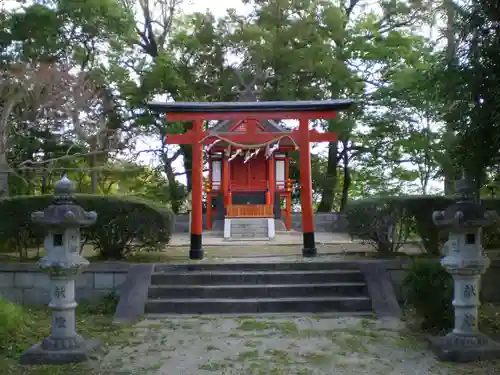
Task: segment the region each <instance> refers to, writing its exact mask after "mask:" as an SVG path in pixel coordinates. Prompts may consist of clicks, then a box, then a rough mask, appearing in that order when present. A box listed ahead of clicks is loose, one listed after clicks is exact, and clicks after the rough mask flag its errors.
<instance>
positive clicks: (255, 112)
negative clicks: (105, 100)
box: [148, 100, 354, 121]
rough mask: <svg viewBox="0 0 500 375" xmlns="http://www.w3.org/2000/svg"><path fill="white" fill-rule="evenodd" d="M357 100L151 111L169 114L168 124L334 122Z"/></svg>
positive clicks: (175, 105)
mask: <svg viewBox="0 0 500 375" xmlns="http://www.w3.org/2000/svg"><path fill="white" fill-rule="evenodd" d="M353 104H354V101H353V100H310V101H309V100H308V101H283V102H282V101H267V102H218V103H208V102H193V103H191V102H150V103H148V107H149V108H150V109H152V110H155V111H158V112H164V113H166V114H167V120H168V121H187V120H200V119H201V120H209V121H210V120H242V119H245V118H251V119H255V120H262V119H265V120H286V119H300V118H307V119H331V118H335V115H336V112H337V111H341V110H345V109H348V108H349V107H351V106H352V105H353Z"/></svg>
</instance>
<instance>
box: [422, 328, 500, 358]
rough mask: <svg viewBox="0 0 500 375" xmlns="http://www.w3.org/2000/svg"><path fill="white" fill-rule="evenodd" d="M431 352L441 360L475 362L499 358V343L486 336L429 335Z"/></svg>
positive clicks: (479, 334) (478, 334) (480, 334)
mask: <svg viewBox="0 0 500 375" xmlns="http://www.w3.org/2000/svg"><path fill="white" fill-rule="evenodd" d="M428 341H429V346H430V349H431V350H432V352H433V353H434V354H435V355H436V356H437V357H438V359H439V360H440V361H443V362H476V361H488V360H492V359H497V358H500V344H499V343H497V342H496V341H493V340H491V339H490V338H489V337H488V336H486V335H484V334H482V333H479V332H478V333H477V334H475V335H467V336H466V335H458V334H454V333H450V334H448V335H446V336H440V337H429V338H428Z"/></svg>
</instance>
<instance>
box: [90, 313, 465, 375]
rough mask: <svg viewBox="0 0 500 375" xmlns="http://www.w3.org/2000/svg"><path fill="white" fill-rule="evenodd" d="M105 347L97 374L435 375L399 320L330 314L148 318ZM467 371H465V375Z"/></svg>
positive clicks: (441, 368) (446, 370)
mask: <svg viewBox="0 0 500 375" xmlns="http://www.w3.org/2000/svg"><path fill="white" fill-rule="evenodd" d="M127 337H128V338H127V339H126V340H125V341H123V342H122V344H121V345H117V346H115V347H111V348H108V351H107V354H106V355H105V357H104V358H102V359H101V360H100V361H99V362H98V363H96V366H97V367H98V368H95V370H96V372H99V373H106V374H116V375H126V374H127V375H128V374H148V375H163V374H165V375H166V374H168V375H211V374H224V375H229V374H241V375H253V374H255V375H306V374H307V375H313V374H325V375H326V374H328V375H351V374H352V375H359V374H372V375H377V374H384V375H406V374H408V375H427V374H432V375H438V374H439V375H441V374H443V375H444V374H454V375H455V374H462V373H463V372H462V371H458V369H457V368H455V367H454V366H450V365H445V364H440V363H438V362H437V360H436V359H435V358H434V356H433V355H432V354H431V353H429V352H428V351H427V350H426V346H425V343H424V342H422V341H421V340H418V339H416V338H415V337H413V336H411V335H409V334H408V333H407V332H406V330H405V328H404V324H403V323H402V322H401V321H399V320H373V319H367V318H351V317H349V318H331V317H319V316H309V317H280V318H273V317H267V318H255V317H251V316H248V317H245V316H240V317H233V318H231V317H190V318H178V317H176V318H169V319H161V320H160V319H149V320H145V321H142V322H140V323H138V324H137V325H136V326H134V327H133V328H131V329H129V331H128V334H127ZM466 373H468V372H466Z"/></svg>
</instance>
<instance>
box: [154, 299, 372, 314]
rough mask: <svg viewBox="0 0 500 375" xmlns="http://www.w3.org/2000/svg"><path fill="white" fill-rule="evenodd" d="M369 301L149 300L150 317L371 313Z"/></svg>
mask: <svg viewBox="0 0 500 375" xmlns="http://www.w3.org/2000/svg"><path fill="white" fill-rule="evenodd" d="M371 309H372V306H371V302H370V299H369V298H368V297H299V298H249V299H226V298H221V299H175V300H172V299H149V300H148V301H147V303H146V311H145V312H146V314H191V315H196V314H238V313H239V314H258V313H291V312H295V313H299V312H301V313H321V312H354V311H356V312H357V311H366V312H371Z"/></svg>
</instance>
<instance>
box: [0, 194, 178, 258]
mask: <svg viewBox="0 0 500 375" xmlns="http://www.w3.org/2000/svg"><path fill="white" fill-rule="evenodd" d="M51 200H52V196H16V197H11V198H5V199H2V200H0V215H1V217H2V220H1V222H2V224H1V225H0V249H2V250H3V251H4V252H9V253H10V252H14V251H15V252H17V253H18V254H19V255H20V257H24V258H26V257H27V256H28V251H29V250H30V249H33V248H34V247H36V246H40V244H41V243H42V242H43V237H44V231H43V229H42V228H41V227H40V226H38V225H35V224H33V223H32V222H31V220H30V216H31V213H32V212H34V211H39V210H43V209H45V208H46V207H47V205H48V204H50V202H51ZM76 202H77V203H78V204H80V205H81V206H82V207H83V208H84V209H85V210H87V211H95V212H97V214H98V216H97V223H96V224H94V225H93V226H90V227H88V228H85V229H83V231H82V238H83V241H82V242H83V243H84V244H85V243H87V244H89V245H91V246H93V247H94V249H95V250H96V251H98V253H99V255H100V256H101V257H102V258H103V259H123V258H125V257H126V256H127V255H129V254H131V253H132V252H134V251H138V250H143V249H145V250H160V249H162V248H163V246H165V245H166V244H167V243H168V242H169V241H170V237H171V233H172V228H173V220H174V218H173V214H172V212H171V211H170V210H169V209H166V208H164V207H161V206H158V205H156V204H154V203H151V202H148V201H146V200H139V199H135V198H127V197H117V196H98V195H85V194H78V195H76Z"/></svg>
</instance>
